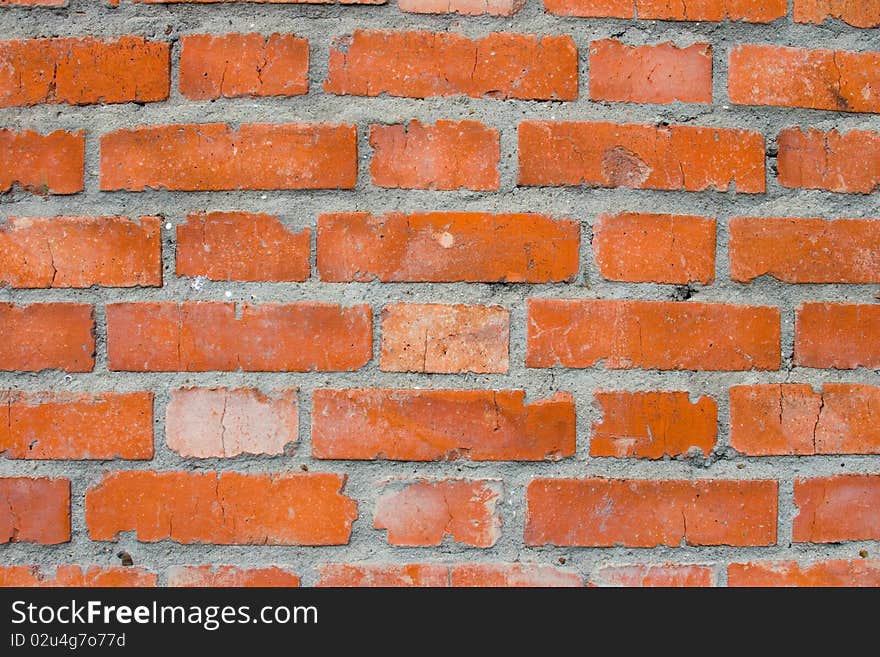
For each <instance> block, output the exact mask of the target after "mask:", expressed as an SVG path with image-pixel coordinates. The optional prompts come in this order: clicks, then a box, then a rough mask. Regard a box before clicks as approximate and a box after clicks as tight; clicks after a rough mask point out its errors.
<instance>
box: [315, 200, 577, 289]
mask: <svg viewBox="0 0 880 657" xmlns="http://www.w3.org/2000/svg"><path fill="white" fill-rule="evenodd" d="M579 247H580V228H579V226H578V224H577V222H575V221H573V220H571V219H560V220H554V219H552V218H551V217H549V216H547V215H540V214H489V213H484V212H432V213H417V214H409V215H407V214H403V213H400V212H389V213H386V214H384V215H372V214H369V213H366V212H352V213H340V214H322V215H319V217H318V272H319V273H320V276H321V279H322V280H324V281H328V282H343V281H362V282H366V281H370V280H373V279H374V278H377V279H379V280H380V281H382V282H383V283H391V282H436V283H443V282H457V281H462V282H485V283H502V282H506V283H551V282H563V281H573V280H574V278H575V276H576V275H577V272H578V266H579V265H578V250H579Z"/></svg>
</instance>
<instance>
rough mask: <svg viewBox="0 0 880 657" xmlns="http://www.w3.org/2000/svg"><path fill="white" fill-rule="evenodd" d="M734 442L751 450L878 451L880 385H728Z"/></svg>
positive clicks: (774, 453)
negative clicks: (817, 388) (816, 388)
mask: <svg viewBox="0 0 880 657" xmlns="http://www.w3.org/2000/svg"><path fill="white" fill-rule="evenodd" d="M730 445H731V447H733V448H734V449H736V450H738V451H740V452H742V453H744V454H749V455H752V456H780V455H788V454H797V455H812V454H880V388H878V387H877V386H869V385H860V384H855V383H851V384H846V383H826V384H825V385H824V387H823V389H822V392H821V393H815V392H813V389H812V388H811V387H810V386H808V385H805V384H796V383H788V384H784V383H772V384H765V385H751V386H734V387H733V388H731V389H730Z"/></svg>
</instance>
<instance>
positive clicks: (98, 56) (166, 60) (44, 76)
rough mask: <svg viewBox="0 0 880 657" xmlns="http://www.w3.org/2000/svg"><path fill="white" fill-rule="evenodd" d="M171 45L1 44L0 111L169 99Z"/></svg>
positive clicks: (123, 41) (130, 40) (125, 41)
mask: <svg viewBox="0 0 880 657" xmlns="http://www.w3.org/2000/svg"><path fill="white" fill-rule="evenodd" d="M170 80H171V65H170V44H168V43H166V42H156V41H146V40H145V39H143V38H141V37H135V36H126V37H122V38H120V39H95V38H91V37H86V38H54V39H24V40H19V41H0V107H22V106H29V105H38V104H41V103H68V104H70V105H94V104H97V103H100V104H102V105H103V104H109V103H129V102H137V103H154V102H157V101H160V100H167V99H168V89H169V86H170Z"/></svg>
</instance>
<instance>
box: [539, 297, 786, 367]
mask: <svg viewBox="0 0 880 657" xmlns="http://www.w3.org/2000/svg"><path fill="white" fill-rule="evenodd" d="M526 349H527V351H526V366H527V367H557V366H562V367H580V368H585V367H593V366H595V365H597V364H600V363H602V364H603V365H604V367H606V368H608V369H635V368H641V369H659V370H706V371H739V370H776V369H779V365H780V360H781V355H780V315H779V309H778V308H769V307H764V306H733V305H729V304H722V303H711V304H708V303H695V302H690V303H679V302H674V301H629V300H625V301H624V300H611V299H591V300H566V299H534V298H533V299H529V300H528V335H527V347H526Z"/></svg>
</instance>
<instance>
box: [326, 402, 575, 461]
mask: <svg viewBox="0 0 880 657" xmlns="http://www.w3.org/2000/svg"><path fill="white" fill-rule="evenodd" d="M524 402H525V393H524V392H523V391H521V390H498V391H495V390H358V389H353V390H326V389H321V390H316V391H315V392H314V395H313V406H314V408H313V410H312V456H313V457H315V458H319V459H390V460H396V461H439V460H453V459H456V458H462V459H467V460H472V461H507V460H510V461H543V460H556V459H559V458H564V457H567V456H572V455H573V454H574V451H575V414H574V400H573V399H572V396H571V395H570V394H568V393H563V392H557V393H555V394H554V395H553V396H552V397H551V398H550V399H545V400H538V401H534V402H532V403H531V404H529V405H525V404H524Z"/></svg>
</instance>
